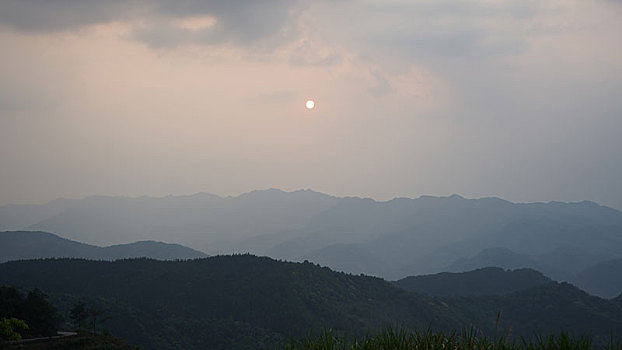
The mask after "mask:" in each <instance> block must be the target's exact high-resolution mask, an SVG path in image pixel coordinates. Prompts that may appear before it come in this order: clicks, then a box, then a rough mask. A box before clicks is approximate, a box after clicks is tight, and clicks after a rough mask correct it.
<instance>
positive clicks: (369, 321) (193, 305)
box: [0, 255, 622, 350]
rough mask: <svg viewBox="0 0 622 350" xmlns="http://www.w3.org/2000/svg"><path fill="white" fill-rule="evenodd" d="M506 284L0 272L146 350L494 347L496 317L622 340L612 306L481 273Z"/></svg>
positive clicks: (178, 267) (274, 269)
mask: <svg viewBox="0 0 622 350" xmlns="http://www.w3.org/2000/svg"><path fill="white" fill-rule="evenodd" d="M500 273H501V274H502V275H505V276H506V278H505V281H506V282H507V281H510V280H514V281H518V280H521V281H522V282H521V283H518V284H523V285H522V286H521V287H519V288H517V289H516V290H515V291H514V292H509V291H508V292H507V293H502V294H499V293H489V292H486V293H484V294H486V295H482V296H476V295H472V294H471V295H468V296H467V295H461V296H444V297H435V296H432V295H423V294H420V293H413V292H410V291H407V290H405V289H401V288H399V287H398V286H396V285H395V284H392V283H389V282H386V281H383V280H382V279H379V278H373V277H368V276H356V275H350V274H344V273H337V272H334V271H331V270H330V269H328V268H322V267H319V266H317V265H316V264H312V263H290V262H282V261H276V260H273V259H269V258H265V257H264V258H259V257H255V256H252V255H237V256H216V257H210V258H206V259H196V260H189V261H155V260H149V259H132V260H118V261H115V262H106V261H88V260H75V259H52V260H29V261H17V262H7V263H2V264H0V285H1V284H8V285H15V286H20V287H22V288H33V287H35V286H36V287H38V288H42V289H43V290H44V291H46V292H47V293H50V294H51V295H52V299H53V301H55V302H57V303H58V304H59V307H61V308H64V309H68V308H70V307H71V305H72V304H73V303H75V301H77V300H81V301H83V302H86V303H87V305H89V306H96V307H98V308H100V309H102V310H106V316H107V319H108V320H109V321H107V322H106V323H105V325H106V327H107V328H109V330H110V332H112V334H114V335H116V336H119V337H121V338H123V339H126V340H127V341H128V342H130V343H132V344H136V345H139V346H140V347H141V348H144V349H158V350H160V349H185V350H188V349H205V348H209V349H256V348H264V347H265V348H273V347H271V345H273V344H274V342H275V341H276V342H278V341H280V340H283V339H288V338H289V337H291V336H304V335H308V333H309V332H310V331H312V330H314V331H319V330H321V329H333V330H334V331H335V332H338V334H345V335H362V334H365V333H366V332H367V331H377V330H379V329H382V328H383V327H386V326H399V327H401V326H404V327H408V328H410V329H419V330H428V329H430V330H435V331H446V332H451V331H453V330H456V329H460V328H461V327H466V328H469V327H474V329H476V330H477V332H478V334H484V335H487V336H493V335H494V334H495V329H496V328H497V327H496V326H495V319H496V317H497V314H498V312H499V310H500V309H503V317H502V318H501V322H500V324H499V326H498V328H499V329H500V330H503V332H506V331H507V330H511V337H512V339H517V340H518V339H520V337H527V338H529V337H532V336H534V334H536V332H538V333H540V334H548V333H549V332H558V331H559V330H560V329H563V330H565V331H567V332H569V333H570V334H571V335H579V334H590V335H591V336H593V337H595V341H599V342H602V341H603V340H604V341H607V340H608V339H610V338H609V337H610V336H611V334H620V332H622V308H620V306H619V304H618V302H617V301H616V300H613V301H608V300H603V299H600V298H597V297H594V296H590V295H588V294H586V293H585V292H583V291H581V290H579V289H578V288H576V287H574V286H572V285H570V284H568V283H556V282H552V281H543V280H542V276H541V275H540V276H539V275H538V273H533V272H528V273H527V274H526V275H525V274H524V273H523V272H518V273H517V274H516V273H514V272H500V271H495V270H490V269H486V270H483V271H479V272H476V273H475V274H480V275H483V276H484V278H485V279H487V280H488V281H493V280H494V278H495V276H499V274H500ZM517 275H523V276H522V277H520V278H518V279H516V276H517ZM441 277H443V278H444V277H447V276H441ZM453 277H455V276H450V278H449V279H452V278H453ZM463 277H464V276H463ZM525 277H526V278H525ZM518 284H516V283H515V286H518ZM488 287H491V284H490V283H489V284H488ZM489 291H491V290H489ZM491 294H497V295H491ZM63 304H66V305H63Z"/></svg>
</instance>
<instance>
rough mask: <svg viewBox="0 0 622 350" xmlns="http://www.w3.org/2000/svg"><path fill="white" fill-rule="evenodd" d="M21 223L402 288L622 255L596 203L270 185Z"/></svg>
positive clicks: (569, 267)
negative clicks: (415, 279)
mask: <svg viewBox="0 0 622 350" xmlns="http://www.w3.org/2000/svg"><path fill="white" fill-rule="evenodd" d="M17 224H20V225H25V227H26V228H27V229H28V230H42V231H46V232H53V233H57V234H59V235H62V236H63V237H67V238H69V239H73V240H77V241H80V242H87V243H89V244H98V245H110V244H119V243H128V242H133V241H140V240H161V241H167V242H174V243H178V244H182V245H186V246H189V247H192V248H194V249H198V250H201V251H204V252H206V253H207V254H211V255H214V254H230V253H246V252H249V253H253V254H257V255H266V256H270V257H273V258H277V259H286V260H291V261H304V260H309V261H313V262H316V263H320V264H322V265H325V266H330V267H331V268H333V269H336V270H339V271H346V272H350V273H355V274H358V273H365V274H370V275H375V276H381V277H383V278H386V279H390V280H397V279H400V278H404V277H406V276H413V275H421V274H431V273H438V272H442V271H447V270H448V267H452V269H450V270H452V271H456V272H458V271H464V270H471V269H473V268H479V267H486V266H488V264H484V266H482V264H478V263H476V262H475V261H473V262H474V263H473V264H472V265H468V262H469V261H471V260H472V259H473V258H475V257H477V256H478V255H479V254H480V253H482V252H485V253H484V254H488V253H490V252H493V253H494V250H495V249H497V252H511V254H497V255H496V258H495V259H496V260H495V262H494V264H493V266H499V267H504V268H519V267H525V268H534V269H536V270H539V271H542V272H543V273H544V274H545V275H547V276H548V277H551V278H553V279H556V280H571V279H572V278H573V276H575V275H576V274H578V273H580V272H581V271H583V270H585V269H586V268H588V267H590V266H593V265H594V264H598V263H600V262H604V261H609V260H614V259H622V212H620V211H617V210H615V209H612V208H608V207H604V206H600V205H598V204H596V203H593V202H587V201H584V202H577V203H562V202H549V203H511V202H508V201H505V200H502V199H499V198H481V199H466V198H463V197H461V196H458V195H452V196H448V197H431V196H421V197H419V198H416V199H410V198H395V199H393V200H389V201H375V200H373V199H369V198H358V197H343V198H340V197H334V196H329V195H325V194H322V193H318V192H314V191H310V190H304V191H294V192H284V191H281V190H276V189H270V190H263V191H253V192H249V193H247V194H243V195H240V196H237V197H219V196H215V195H210V194H206V193H201V194H197V195H192V196H169V197H162V198H150V197H139V198H126V197H89V198H85V199H80V200H60V201H54V202H51V203H49V204H45V205H42V206H4V207H0V229H2V228H4V229H9V228H10V229H24V227H17V228H16V227H8V226H11V225H13V226H14V225H17ZM478 259H479V258H478ZM517 259H519V260H520V261H519V260H517ZM460 264H463V265H464V266H460ZM621 292H622V291H621Z"/></svg>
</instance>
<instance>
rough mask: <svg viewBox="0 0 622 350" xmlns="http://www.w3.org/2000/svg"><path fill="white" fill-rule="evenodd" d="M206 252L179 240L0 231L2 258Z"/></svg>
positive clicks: (162, 255)
mask: <svg viewBox="0 0 622 350" xmlns="http://www.w3.org/2000/svg"><path fill="white" fill-rule="evenodd" d="M206 256H207V255H206V254H204V253H201V252H199V251H196V250H194V249H190V248H187V247H184V246H181V245H179V244H167V243H162V242H153V241H143V242H135V243H131V244H122V245H115V246H109V247H97V246H93V245H89V244H84V243H79V242H75V241H72V240H68V239H65V238H61V237H59V236H57V235H55V234H52V233H47V232H31V231H8V232H0V262H5V261H10V260H24V259H38V258H60V257H65V258H84V259H94V260H115V259H127V258H137V257H148V258H153V259H162V260H174V259H196V258H204V257H206Z"/></svg>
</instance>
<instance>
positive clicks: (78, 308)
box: [69, 302, 89, 332]
mask: <svg viewBox="0 0 622 350" xmlns="http://www.w3.org/2000/svg"><path fill="white" fill-rule="evenodd" d="M88 317H89V313H88V312H87V310H86V305H84V303H82V302H80V303H77V304H75V305H74V306H73V308H71V311H70V312H69V318H71V319H72V320H73V322H74V323H75V325H76V327H77V329H76V330H77V331H78V332H79V331H81V330H82V327H83V326H84V323H85V322H86V320H87V318H88Z"/></svg>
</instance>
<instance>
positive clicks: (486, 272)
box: [395, 267, 551, 296]
mask: <svg viewBox="0 0 622 350" xmlns="http://www.w3.org/2000/svg"><path fill="white" fill-rule="evenodd" d="M549 282H551V279H549V278H547V277H545V276H544V275H542V274H541V273H540V272H538V271H535V270H532V269H517V270H503V269H501V268H498V267H487V268H482V269H478V270H474V271H469V272H462V273H450V272H442V273H438V274H433V275H423V276H410V277H406V278H403V279H401V280H399V281H396V282H395V284H396V285H398V286H400V287H402V288H404V289H408V290H411V291H415V292H419V293H423V294H428V295H435V296H448V295H454V296H456V295H465V296H466V295H471V296H475V295H495V294H496V295H503V294H510V293H513V292H516V291H519V290H523V289H527V288H530V287H534V286H538V285H543V284H548V283H549Z"/></svg>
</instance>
